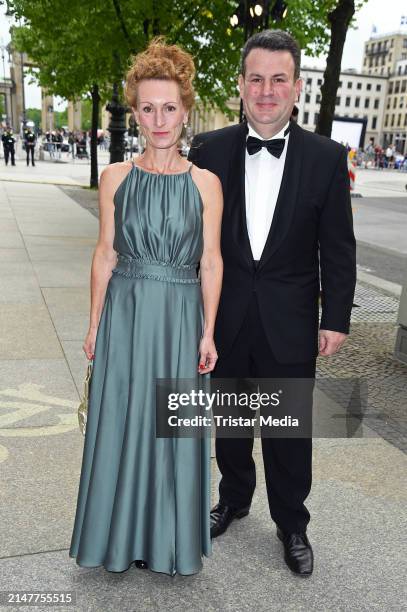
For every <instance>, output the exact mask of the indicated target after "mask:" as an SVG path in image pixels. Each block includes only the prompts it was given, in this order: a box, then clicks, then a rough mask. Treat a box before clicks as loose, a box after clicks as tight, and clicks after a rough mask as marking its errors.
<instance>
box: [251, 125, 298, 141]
mask: <svg viewBox="0 0 407 612" xmlns="http://www.w3.org/2000/svg"><path fill="white" fill-rule="evenodd" d="M289 125H290V122H289V121H287V123H286V124H285V126H284V127H283V128H281V130H280V131H279V132H277V134H274V136H272V137H271V138H269V139H266V138H263V137H262V136H260V134H258V133H257V132H256V130H255V129H254V128H253V127H252V126H251V125H250V123H249V122H248V123H247V127H248V132H247V137H249V136H254V138H259V139H260V140H274V138H287V137H288V134H286V135H285V136H284V132H285V130H286V129H287V128H288V126H289ZM247 137H246V139H247Z"/></svg>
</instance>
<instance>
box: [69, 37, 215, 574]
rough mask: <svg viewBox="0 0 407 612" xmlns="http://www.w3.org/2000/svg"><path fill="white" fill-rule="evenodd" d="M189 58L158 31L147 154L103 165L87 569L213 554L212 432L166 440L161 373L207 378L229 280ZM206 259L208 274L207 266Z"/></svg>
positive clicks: (149, 57)
mask: <svg viewBox="0 0 407 612" xmlns="http://www.w3.org/2000/svg"><path fill="white" fill-rule="evenodd" d="M193 76H194V66H193V62H192V58H191V57H190V56H189V54H187V53H186V52H185V51H183V50H181V49H180V48H179V47H177V46H175V45H172V46H168V45H166V44H164V43H163V42H162V41H160V40H156V41H153V42H152V43H151V44H150V46H149V47H148V49H147V50H146V51H145V52H144V53H142V54H139V55H138V56H136V57H135V58H134V63H133V65H132V67H131V68H130V70H129V72H128V74H127V80H126V96H127V99H128V101H129V104H130V105H131V107H132V109H133V112H134V114H135V118H136V120H137V123H138V125H139V129H140V130H142V132H143V135H144V137H145V139H146V148H145V151H144V153H143V154H142V155H140V156H139V157H138V158H135V159H132V160H131V161H130V162H121V163H116V164H111V165H110V166H108V167H106V168H105V169H104V171H103V172H102V175H101V181H100V190H99V207H100V233H99V240H98V243H97V246H96V249H95V253H94V256H93V262H92V273H91V314H90V328H89V332H88V334H87V336H86V339H85V342H84V345H83V348H84V351H85V353H86V355H87V357H88V358H91V357H92V355H93V356H94V365H93V372H92V380H91V385H90V396H89V409H88V423H87V430H86V436H85V443H84V451H83V458H82V469H81V475H80V483H79V492H78V500H77V508H76V516H75V522H74V528H73V534H72V541H71V547H70V551H69V555H70V556H71V557H73V558H76V562H77V563H78V565H80V566H83V567H97V566H100V565H102V566H104V567H105V568H106V569H107V570H108V571H112V572H122V571H125V570H127V569H128V568H129V567H130V565H131V564H132V562H133V561H134V562H135V564H136V565H137V566H138V567H148V568H150V569H151V570H153V571H157V572H164V573H167V574H170V575H175V574H176V573H180V574H185V575H188V574H194V573H196V572H198V571H199V570H200V569H201V567H202V557H203V556H209V555H210V553H211V540H210V528H209V512H210V438H209V437H208V436H202V437H195V438H192V437H190V438H158V437H156V422H155V409H156V406H155V380H156V378H167V379H168V378H172V379H177V378H179V379H181V378H182V379H185V378H187V379H196V380H197V381H198V384H199V379H200V377H204V378H205V377H206V378H207V377H208V376H209V372H211V371H212V370H213V368H214V366H215V363H216V359H217V354H216V348H215V344H214V341H213V332H214V323H215V317H216V311H217V307H218V302H219V295H220V289H221V282H222V259H221V255H220V225H221V216H222V205H223V204H222V189H221V184H220V181H219V179H218V178H217V177H216V176H215V175H213V174H212V173H210V172H208V171H206V170H201V169H199V168H197V167H195V166H193V165H192V164H189V163H188V162H187V161H186V160H185V159H183V158H182V157H181V156H180V155H179V153H178V149H177V143H178V141H179V138H180V135H181V131H182V128H183V123H185V122H186V121H187V116H188V111H189V110H190V108H191V106H192V103H193V99H194V92H193V89H192V79H193ZM198 265H200V282H199V280H198V278H197V272H196V270H197V266H198Z"/></svg>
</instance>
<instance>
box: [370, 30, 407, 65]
mask: <svg viewBox="0 0 407 612" xmlns="http://www.w3.org/2000/svg"><path fill="white" fill-rule="evenodd" d="M403 59H407V32H404V33H403V32H390V33H389V34H372V36H371V37H370V38H369V40H367V41H366V42H365V48H364V53H363V64H362V66H363V68H362V70H363V72H364V73H366V74H376V75H380V76H391V75H393V74H394V73H395V71H396V66H397V62H399V61H400V60H403Z"/></svg>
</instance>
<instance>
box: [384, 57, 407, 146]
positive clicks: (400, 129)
mask: <svg viewBox="0 0 407 612" xmlns="http://www.w3.org/2000/svg"><path fill="white" fill-rule="evenodd" d="M406 142H407V59H403V60H400V61H399V62H397V64H396V69H395V71H394V73H393V74H392V76H390V77H389V82H388V87H387V95H386V107H385V111H384V122H383V143H384V145H385V146H386V145H387V144H391V143H393V144H394V145H395V147H396V149H397V151H399V152H400V153H403V154H406V153H407V146H406Z"/></svg>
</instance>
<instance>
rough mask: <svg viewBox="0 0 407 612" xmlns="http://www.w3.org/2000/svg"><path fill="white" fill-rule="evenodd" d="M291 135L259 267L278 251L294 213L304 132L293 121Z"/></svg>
mask: <svg viewBox="0 0 407 612" xmlns="http://www.w3.org/2000/svg"><path fill="white" fill-rule="evenodd" d="M290 123H291V127H290V137H289V139H288V145H287V154H286V159H285V164H284V171H283V176H282V180H281V186H280V191H279V193H278V197H277V202H276V207H275V211H274V215H273V221H272V223H271V227H270V231H269V234H268V236H267V240H266V244H265V246H264V249H263V252H262V254H261V258H260V262H259V268H261V267H263V266H264V264H265V263H266V262H267V260H268V259H269V258H270V257H271V256H272V255H273V253H275V252H276V250H277V249H278V247H279V246H280V244H281V242H282V241H283V240H284V238H285V236H286V234H287V232H288V230H289V228H290V223H291V220H292V217H293V214H294V210H295V205H296V201H297V194H298V188H299V182H300V176H301V166H302V157H303V139H304V136H303V132H302V129H301V128H300V127H299V126H298V125H297V124H296V123H295V122H293V121H291V122H290Z"/></svg>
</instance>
